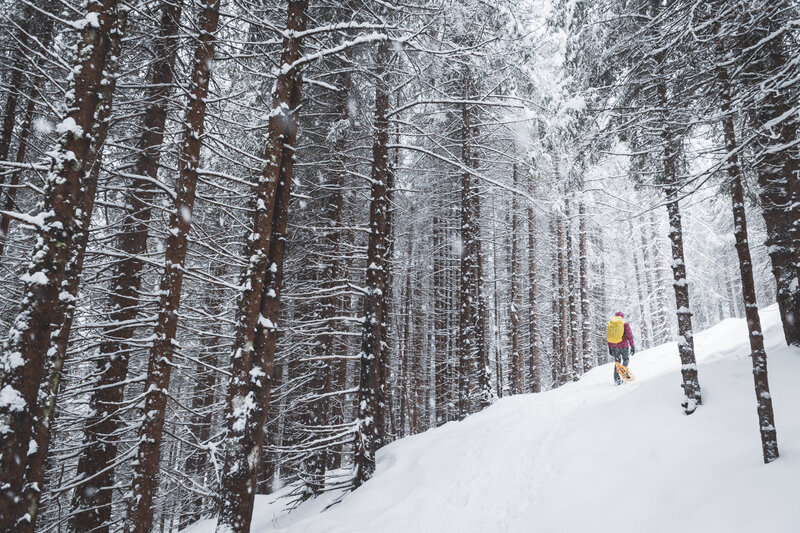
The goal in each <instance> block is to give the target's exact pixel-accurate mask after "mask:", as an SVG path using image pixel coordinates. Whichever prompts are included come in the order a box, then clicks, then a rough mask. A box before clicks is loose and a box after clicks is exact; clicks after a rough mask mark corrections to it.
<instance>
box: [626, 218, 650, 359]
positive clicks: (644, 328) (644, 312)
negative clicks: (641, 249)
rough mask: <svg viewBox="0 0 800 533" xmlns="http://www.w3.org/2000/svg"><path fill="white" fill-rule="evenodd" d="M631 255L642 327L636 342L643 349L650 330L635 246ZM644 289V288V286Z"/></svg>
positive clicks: (647, 343) (646, 344) (646, 343)
mask: <svg viewBox="0 0 800 533" xmlns="http://www.w3.org/2000/svg"><path fill="white" fill-rule="evenodd" d="M629 229H630V232H631V238H633V224H631V225H630V226H629ZM631 255H632V256H633V271H634V274H635V277H636V296H637V300H638V301H639V316H640V317H641V322H642V329H641V333H642V336H641V339H640V340H639V342H638V343H637V344H638V345H639V347H640V348H641V349H645V348H647V347H648V346H649V345H650V342H649V339H650V332H649V331H648V330H647V308H646V307H645V298H644V291H642V275H641V272H640V270H641V269H640V268H639V257H638V256H637V255H636V248H635V247H634V248H632V249H631ZM645 290H646V288H645Z"/></svg>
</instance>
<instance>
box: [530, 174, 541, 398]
mask: <svg viewBox="0 0 800 533" xmlns="http://www.w3.org/2000/svg"><path fill="white" fill-rule="evenodd" d="M530 180H531V186H530V195H531V198H533V197H534V195H535V194H536V184H535V183H534V180H533V177H532V176H530ZM538 283H539V280H538V279H537V260H536V212H535V211H534V210H533V204H532V203H530V200H529V201H528V335H529V337H530V346H529V349H530V353H529V354H528V376H529V378H530V379H529V381H530V390H531V391H532V392H541V391H542V370H541V366H542V361H541V354H540V353H539V352H540V348H539V324H538V320H537V311H538V308H539V293H538V291H539V287H538Z"/></svg>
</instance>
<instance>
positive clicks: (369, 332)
mask: <svg viewBox="0 0 800 533" xmlns="http://www.w3.org/2000/svg"><path fill="white" fill-rule="evenodd" d="M389 59H390V46H389V43H388V41H381V42H380V44H379V45H378V52H377V55H376V57H375V64H376V69H375V78H376V80H377V82H376V85H375V126H374V129H375V139H374V142H373V145H372V175H371V177H372V185H371V199H370V207H369V244H368V246H367V263H368V266H367V280H366V288H365V294H364V330H363V335H362V339H361V375H360V380H359V390H358V400H359V404H358V421H357V427H356V436H355V457H354V463H355V477H354V479H353V485H354V487H360V486H361V485H363V484H364V483H365V482H366V481H367V480H368V479H369V478H371V477H372V474H373V473H374V472H375V452H377V450H378V448H379V447H380V444H381V441H382V439H383V435H381V434H380V433H379V429H380V428H382V427H383V423H382V422H381V421H380V420H379V419H380V418H381V414H382V410H383V407H382V405H381V404H382V403H383V402H384V398H383V397H382V393H381V392H382V391H381V375H382V370H381V368H380V367H381V365H382V364H383V362H384V358H383V357H382V356H381V346H380V343H381V339H382V338H383V332H382V329H383V327H384V324H383V323H382V317H384V316H385V314H384V312H383V306H384V303H385V302H384V297H385V294H386V290H385V289H386V288H385V286H384V283H385V282H386V272H385V270H384V269H385V260H386V248H387V245H388V242H387V241H388V235H387V227H386V214H387V208H388V205H387V196H386V194H387V193H386V188H387V183H388V180H389V172H390V168H389V148H388V145H389V119H388V116H387V114H388V111H389V85H388V79H387V78H388V72H387V64H388V62H389Z"/></svg>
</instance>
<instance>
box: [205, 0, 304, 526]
mask: <svg viewBox="0 0 800 533" xmlns="http://www.w3.org/2000/svg"><path fill="white" fill-rule="evenodd" d="M307 9H308V1H307V0H301V1H290V2H289V3H288V7H287V19H286V20H287V22H286V27H287V29H288V30H290V31H291V32H292V35H290V36H287V37H285V38H284V45H283V53H282V55H281V63H280V64H281V71H280V73H279V76H278V79H277V81H276V83H275V86H274V91H273V94H272V113H271V115H270V122H269V132H268V135H267V143H266V146H265V148H264V159H266V160H267V164H266V165H265V167H264V171H263V173H262V175H261V176H260V178H259V183H258V188H257V190H256V206H255V210H254V214H253V230H252V232H251V234H250V237H249V238H248V247H247V250H246V251H245V253H246V255H247V256H248V257H249V258H250V260H249V265H248V269H247V271H246V272H245V273H244V274H243V284H242V286H243V287H244V289H243V290H242V292H241V293H240V295H239V303H238V306H239V309H238V314H237V325H236V336H235V340H234V346H233V350H234V351H233V356H232V360H233V368H232V377H231V380H230V383H229V385H228V401H227V408H226V436H225V441H224V446H225V463H224V464H225V466H224V470H223V475H222V481H221V485H220V492H221V494H223V495H224V497H223V498H222V501H221V505H220V512H219V519H218V522H217V531H218V532H225V533H230V532H235V533H245V532H247V531H249V530H250V522H251V520H252V515H253V504H254V498H255V493H256V484H257V477H258V472H259V462H260V460H261V450H262V447H263V442H264V429H263V428H264V423H265V421H266V414H267V412H268V409H269V404H270V388H271V376H272V374H273V364H274V360H275V345H276V342H277V333H278V332H277V323H278V307H279V302H280V290H281V281H282V278H283V255H284V245H285V240H286V226H287V223H288V208H289V205H288V203H289V191H290V186H291V183H292V172H293V169H294V147H295V143H296V139H297V117H296V114H295V113H296V109H297V107H298V106H299V104H300V95H301V90H302V77H301V73H300V71H299V69H297V68H290V65H293V64H294V63H295V62H296V61H297V60H298V59H299V58H300V57H301V53H302V50H301V39H300V38H299V37H295V36H294V34H295V32H302V31H304V30H305V28H306V18H307V17H306V11H307Z"/></svg>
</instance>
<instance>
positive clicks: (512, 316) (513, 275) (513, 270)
mask: <svg viewBox="0 0 800 533" xmlns="http://www.w3.org/2000/svg"><path fill="white" fill-rule="evenodd" d="M512 173H513V178H512V181H513V184H514V188H515V189H517V188H518V187H519V172H518V170H517V165H516V163H515V164H514V166H513V170H512ZM518 235H519V199H518V198H517V194H516V193H512V199H511V235H510V237H509V238H510V240H511V260H510V261H509V277H510V280H509V298H508V299H509V303H510V304H511V308H510V309H509V310H508V316H509V320H510V321H511V331H510V335H511V369H510V378H511V380H510V381H511V394H522V393H523V392H525V369H524V366H523V361H522V352H521V351H520V338H519V337H520V323H519V322H520V320H519V313H520V310H521V308H522V303H521V302H520V297H521V296H522V294H521V293H522V291H521V290H520V287H519V281H520V277H521V275H522V273H521V272H520V257H519V255H520V254H519V249H518V246H517V244H518Z"/></svg>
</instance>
